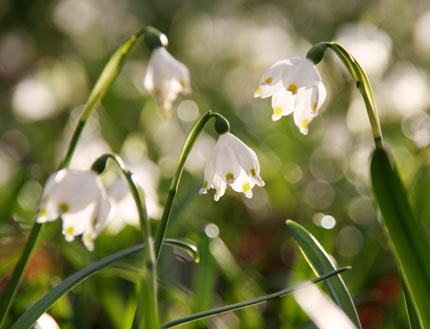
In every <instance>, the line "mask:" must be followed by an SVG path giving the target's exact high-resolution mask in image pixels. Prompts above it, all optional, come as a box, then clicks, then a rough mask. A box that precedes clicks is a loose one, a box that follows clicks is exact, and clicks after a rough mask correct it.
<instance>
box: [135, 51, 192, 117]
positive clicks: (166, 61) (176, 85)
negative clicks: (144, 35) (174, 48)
mask: <svg viewBox="0 0 430 329" xmlns="http://www.w3.org/2000/svg"><path fill="white" fill-rule="evenodd" d="M143 85H144V86H145V88H146V89H147V90H148V91H150V92H151V93H152V94H153V95H154V96H155V98H156V99H157V102H158V104H160V106H161V107H162V108H163V115H164V116H165V117H168V116H169V115H170V109H171V108H172V102H173V101H174V100H175V99H176V97H177V96H178V94H179V93H182V94H187V93H189V92H191V88H190V72H189V71H188V68H187V67H186V66H185V65H184V64H182V63H181V62H179V61H178V60H176V59H175V58H174V57H173V56H172V55H170V54H169V52H168V51H167V50H166V48H164V47H157V48H155V49H154V50H153V51H152V54H151V58H150V59H149V63H148V68H147V70H146V74H145V78H144V80H143Z"/></svg>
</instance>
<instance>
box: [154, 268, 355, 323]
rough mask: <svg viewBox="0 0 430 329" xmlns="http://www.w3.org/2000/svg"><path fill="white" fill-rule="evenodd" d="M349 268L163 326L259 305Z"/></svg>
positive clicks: (339, 269)
mask: <svg viewBox="0 0 430 329" xmlns="http://www.w3.org/2000/svg"><path fill="white" fill-rule="evenodd" d="M349 269H350V268H349V267H341V268H338V269H336V270H334V271H330V272H328V273H325V274H323V275H321V276H319V277H318V278H316V279H313V280H310V281H307V282H304V283H302V284H299V285H297V286H294V287H290V288H287V289H283V290H280V291H278V292H275V293H273V294H270V295H265V296H262V297H258V298H255V299H250V300H247V301H244V302H240V303H236V304H231V305H226V306H221V307H216V308H213V309H210V310H207V311H204V312H200V313H195V314H191V315H189V316H186V317H183V318H180V319H177V320H173V321H170V322H167V323H165V324H163V325H162V328H172V327H176V326H178V325H180V324H184V323H189V322H192V321H195V320H199V319H204V318H207V317H210V316H214V315H219V314H222V313H226V312H232V311H237V310H240V309H242V308H244V307H248V306H252V305H258V304H261V303H265V302H267V301H269V300H272V299H276V298H279V297H283V296H286V295H288V294H291V293H293V292H295V291H296V290H298V289H301V288H303V287H306V286H307V285H309V284H315V283H317V282H320V281H323V280H326V279H328V278H330V277H332V276H334V275H337V274H339V273H341V272H344V271H346V270H349Z"/></svg>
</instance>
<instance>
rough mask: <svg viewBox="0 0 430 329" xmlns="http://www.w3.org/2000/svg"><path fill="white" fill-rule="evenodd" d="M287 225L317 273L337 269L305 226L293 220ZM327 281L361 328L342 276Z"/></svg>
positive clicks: (337, 298)
mask: <svg viewBox="0 0 430 329" xmlns="http://www.w3.org/2000/svg"><path fill="white" fill-rule="evenodd" d="M287 227H288V229H289V230H290V232H291V234H292V235H293V237H294V239H295V240H296V241H297V243H298V244H299V247H300V251H301V252H302V254H303V255H304V257H305V258H306V261H307V262H308V263H309V265H310V267H311V268H312V270H313V271H314V272H315V274H317V275H321V274H322V273H327V272H329V271H332V270H334V269H336V266H335V265H334V264H333V262H332V261H331V259H330V257H329V255H328V254H327V252H326V251H325V250H324V248H323V247H322V246H321V244H320V243H319V242H318V241H317V239H316V238H315V237H314V236H313V235H312V234H311V233H309V232H308V231H307V230H306V229H305V228H304V227H303V226H301V225H300V224H298V223H296V222H294V221H292V220H287ZM325 283H326V285H327V287H328V289H329V291H330V293H331V295H332V297H333V299H334V301H335V302H336V304H337V305H339V307H340V308H342V310H343V311H344V312H345V314H346V315H347V316H348V317H349V318H350V319H351V321H352V322H353V323H354V324H355V325H356V326H357V328H361V324H360V320H359V319H358V314H357V310H356V309H355V306H354V302H353V300H352V298H351V295H350V293H349V291H348V288H347V287H346V285H345V282H344V281H343V279H342V277H341V276H340V275H337V276H336V277H333V278H331V279H330V280H327V281H326V282H325Z"/></svg>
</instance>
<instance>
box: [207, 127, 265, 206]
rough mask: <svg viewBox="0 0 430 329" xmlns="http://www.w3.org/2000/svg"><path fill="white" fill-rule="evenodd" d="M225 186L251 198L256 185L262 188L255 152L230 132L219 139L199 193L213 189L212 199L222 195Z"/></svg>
mask: <svg viewBox="0 0 430 329" xmlns="http://www.w3.org/2000/svg"><path fill="white" fill-rule="evenodd" d="M227 184H228V185H230V186H231V187H232V188H233V190H235V191H236V192H242V193H244V194H245V196H246V197H247V198H251V197H252V188H253V187H254V186H255V185H259V186H264V181H263V180H262V178H261V177H260V164H259V163H258V159H257V155H256V154H255V152H254V151H253V150H252V149H250V148H249V147H248V146H247V145H245V144H244V143H243V142H242V141H241V140H240V139H239V138H237V137H235V136H233V135H232V134H230V133H228V132H227V133H224V134H222V135H220V136H219V139H218V141H217V143H216V144H215V147H214V149H213V151H212V154H211V156H210V158H209V161H208V163H207V165H206V169H205V178H204V182H203V187H202V188H201V189H200V192H199V193H200V194H206V193H207V191H208V189H210V188H213V189H214V190H215V196H214V200H215V201H218V200H219V199H220V198H221V197H222V196H223V195H224V193H225V190H226V187H227Z"/></svg>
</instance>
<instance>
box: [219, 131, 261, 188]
mask: <svg viewBox="0 0 430 329" xmlns="http://www.w3.org/2000/svg"><path fill="white" fill-rule="evenodd" d="M226 135H227V136H226V138H228V139H229V144H230V145H231V148H232V149H233V150H234V154H235V157H236V160H237V162H238V163H239V165H240V166H241V167H242V169H243V170H244V171H245V173H246V174H247V175H249V176H250V177H251V178H252V180H253V181H254V182H255V183H256V184H258V185H259V186H264V182H263V180H262V179H261V177H260V164H259V162H258V158H257V154H256V153H255V152H254V151H253V150H252V149H251V148H250V147H249V146H247V145H246V144H245V143H244V142H242V141H241V140H240V139H239V138H237V137H236V136H234V135H233V134H230V133H227V134H226Z"/></svg>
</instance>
